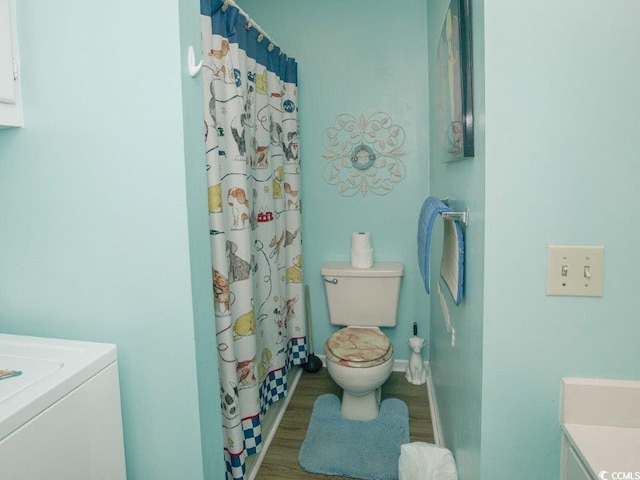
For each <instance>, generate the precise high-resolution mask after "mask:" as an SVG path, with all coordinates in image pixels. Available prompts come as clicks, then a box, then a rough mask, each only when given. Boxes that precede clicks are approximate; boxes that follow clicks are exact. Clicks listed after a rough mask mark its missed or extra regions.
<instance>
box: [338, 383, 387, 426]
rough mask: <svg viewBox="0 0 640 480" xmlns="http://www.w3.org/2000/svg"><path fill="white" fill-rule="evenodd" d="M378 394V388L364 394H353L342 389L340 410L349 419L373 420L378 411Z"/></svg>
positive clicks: (379, 392)
mask: <svg viewBox="0 0 640 480" xmlns="http://www.w3.org/2000/svg"><path fill="white" fill-rule="evenodd" d="M380 396H381V389H380V388H377V389H376V390H373V391H372V392H369V393H365V394H364V395H353V394H351V393H349V392H347V391H346V390H343V392H342V402H341V403H342V405H341V407H340V411H341V412H342V415H343V416H344V417H345V418H348V419H349V420H360V421H363V422H364V421H368V420H373V419H374V418H376V417H377V416H378V413H379V412H380Z"/></svg>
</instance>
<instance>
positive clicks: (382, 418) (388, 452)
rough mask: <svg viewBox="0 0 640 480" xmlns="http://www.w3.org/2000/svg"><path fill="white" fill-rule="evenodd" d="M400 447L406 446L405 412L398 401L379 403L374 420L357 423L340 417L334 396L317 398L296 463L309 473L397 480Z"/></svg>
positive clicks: (392, 399) (337, 402) (368, 479)
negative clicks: (378, 409)
mask: <svg viewBox="0 0 640 480" xmlns="http://www.w3.org/2000/svg"><path fill="white" fill-rule="evenodd" d="M403 443H409V410H408V409H407V406H406V405H405V403H404V402H403V401H402V400H398V399H397V398H388V399H386V400H383V401H382V403H381V404H380V414H379V415H378V417H377V418H375V419H373V420H369V421H367V422H361V421H358V420H348V419H346V418H344V417H343V416H342V413H341V412H340V399H339V398H338V397H336V396H335V395H333V394H326V395H320V396H319V397H318V398H317V399H316V401H315V403H314V404H313V412H312V413H311V420H310V422H309V428H308V429H307V435H306V436H305V439H304V442H302V446H301V447H300V455H299V456H298V461H299V462H300V466H301V467H302V469H303V470H306V471H307V472H311V473H321V474H324V475H338V476H342V477H351V478H361V479H364V480H397V479H398V459H399V458H400V445H402V444H403Z"/></svg>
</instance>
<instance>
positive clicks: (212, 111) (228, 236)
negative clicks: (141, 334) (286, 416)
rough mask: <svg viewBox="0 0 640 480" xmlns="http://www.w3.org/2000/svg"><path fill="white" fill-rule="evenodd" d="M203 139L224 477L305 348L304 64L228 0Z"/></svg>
mask: <svg viewBox="0 0 640 480" xmlns="http://www.w3.org/2000/svg"><path fill="white" fill-rule="evenodd" d="M201 13H202V16H201V20H202V24H201V26H202V46H203V68H202V72H203V87H204V93H205V125H204V130H205V142H206V152H207V177H208V186H209V187H208V188H209V219H210V234H211V253H212V263H213V265H212V267H213V290H214V306H215V320H216V337H217V338H216V339H217V345H218V363H219V373H220V381H221V386H220V389H221V395H220V397H221V408H222V420H223V434H224V456H225V461H226V465H227V479H242V478H243V476H244V473H245V458H246V456H247V455H252V454H254V453H257V452H259V451H260V449H261V442H262V432H261V418H262V416H263V415H264V414H265V413H266V411H267V408H268V407H269V405H271V404H272V403H273V402H275V401H277V400H279V399H280V398H283V397H284V396H286V392H287V383H286V374H287V371H288V370H289V369H290V367H291V366H293V365H298V364H303V363H305V362H306V359H307V345H306V326H305V313H304V295H303V289H302V245H301V231H300V227H301V213H300V158H299V154H298V117H297V115H298V108H297V107H298V106H297V97H296V95H297V78H296V77H297V64H296V62H295V60H294V59H292V58H288V57H287V56H286V55H285V54H284V53H283V52H281V50H280V48H278V47H277V46H275V45H273V44H272V43H270V41H269V40H268V39H267V38H265V37H264V35H262V34H260V32H258V31H257V30H256V28H255V27H253V26H251V23H250V20H249V19H247V18H246V17H245V16H244V15H242V13H241V12H239V10H238V9H237V8H235V7H234V6H231V5H227V4H223V3H222V1H221V0H202V1H201Z"/></svg>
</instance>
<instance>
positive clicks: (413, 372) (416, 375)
mask: <svg viewBox="0 0 640 480" xmlns="http://www.w3.org/2000/svg"><path fill="white" fill-rule="evenodd" d="M413 328H414V332H417V330H416V327H415V325H414V327H413ZM407 343H408V344H409V346H410V347H411V356H410V357H409V363H408V365H407V371H406V373H405V375H404V378H406V379H407V381H408V382H409V383H411V384H413V385H422V384H423V383H427V369H426V368H425V366H424V362H423V361H422V349H423V348H424V338H421V337H418V336H417V335H414V336H412V337H409V340H408V342H407Z"/></svg>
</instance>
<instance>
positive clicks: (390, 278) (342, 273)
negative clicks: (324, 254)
mask: <svg viewBox="0 0 640 480" xmlns="http://www.w3.org/2000/svg"><path fill="white" fill-rule="evenodd" d="M403 270H404V266H403V264H402V263H376V264H375V265H374V266H373V267H371V268H354V267H352V266H351V264H350V263H348V262H332V263H325V264H324V265H323V266H322V270H321V273H322V276H323V277H324V286H325V289H326V291H327V303H328V304H329V319H330V321H331V323H332V324H334V325H352V326H367V327H368V326H372V327H395V326H396V322H397V312H398V298H399V294H400V280H401V279H402V275H403Z"/></svg>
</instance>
